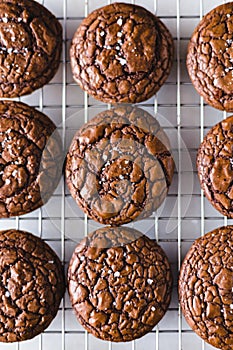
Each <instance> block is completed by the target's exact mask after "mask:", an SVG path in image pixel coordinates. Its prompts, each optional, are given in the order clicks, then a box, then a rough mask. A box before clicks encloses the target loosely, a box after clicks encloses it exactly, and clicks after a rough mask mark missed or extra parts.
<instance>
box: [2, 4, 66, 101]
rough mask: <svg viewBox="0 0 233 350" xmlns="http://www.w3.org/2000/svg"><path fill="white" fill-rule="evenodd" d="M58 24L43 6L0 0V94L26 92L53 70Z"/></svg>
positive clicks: (58, 45) (59, 32)
mask: <svg viewBox="0 0 233 350" xmlns="http://www.w3.org/2000/svg"><path fill="white" fill-rule="evenodd" d="M61 49H62V27H61V25H60V23H59V22H58V20H57V19H56V18H55V17H54V15H53V14H52V13H51V12H49V11H48V10H47V9H46V8H45V7H44V6H42V5H40V4H39V3H38V2H36V1H31V0H4V1H1V3H0V97H7V98H12V97H17V96H22V95H27V94H30V93H31V92H33V91H34V90H36V89H39V88H40V87H42V86H43V85H45V84H47V83H48V82H49V81H50V80H51V79H52V78H53V76H54V75H55V73H56V72H57V69H58V67H59V63H60V56H61Z"/></svg>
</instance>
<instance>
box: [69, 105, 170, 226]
mask: <svg viewBox="0 0 233 350" xmlns="http://www.w3.org/2000/svg"><path fill="white" fill-rule="evenodd" d="M173 171H174V161H173V158H172V155H171V152H170V150H169V146H168V139H167V137H166V136H165V134H164V132H162V131H161V128H160V126H159V124H158V122H157V121H156V120H155V119H154V118H153V117H152V116H151V115H150V114H149V113H147V112H146V111H144V110H142V109H139V108H135V107H134V108H133V107H119V108H115V109H112V110H107V111H104V112H102V113H100V114H99V115H98V116H97V117H95V118H93V119H92V120H91V121H90V122H88V123H87V124H85V125H84V126H83V127H82V128H81V129H80V130H79V131H78V132H77V133H76V135H75V136H74V139H73V141H72V144H71V146H70V149H69V153H68V155H67V160H66V179H67V184H68V188H69V190H70V192H71V195H72V196H73V198H74V199H75V200H76V202H77V204H78V205H79V206H80V208H81V209H83V211H84V212H85V213H86V214H88V215H89V217H90V218H91V219H93V220H96V221H98V222H99V223H101V224H105V225H108V224H110V225H113V226H118V225H121V224H125V223H128V222H130V221H132V220H134V219H136V218H137V219H142V218H145V217H148V216H150V215H151V214H152V212H153V211H155V210H156V209H157V208H158V207H159V206H160V205H161V203H162V202H163V200H164V198H165V197H166V195H167V192H168V188H169V186H170V184H171V181H172V177H173Z"/></svg>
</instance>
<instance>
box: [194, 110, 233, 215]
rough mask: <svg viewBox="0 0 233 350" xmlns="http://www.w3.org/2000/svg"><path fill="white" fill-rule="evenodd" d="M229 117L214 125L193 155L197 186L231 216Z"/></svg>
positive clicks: (232, 154) (232, 141)
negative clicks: (194, 157) (197, 180)
mask: <svg viewBox="0 0 233 350" xmlns="http://www.w3.org/2000/svg"><path fill="white" fill-rule="evenodd" d="M232 129H233V116H231V117H228V118H227V119H225V120H223V121H222V122H220V123H218V124H217V125H215V126H214V127H213V128H212V129H211V130H210V131H209V132H208V134H207V135H206V136H205V138H204V141H203V142H202V144H201V145H200V148H199V151H198V155H197V170H198V175H199V179H200V183H201V187H202V189H203V190H204V192H205V195H206V197H207V198H208V200H209V201H210V202H211V204H212V205H213V206H214V207H215V208H216V209H217V210H218V211H219V212H220V213H222V214H223V215H226V216H228V217H229V218H233V183H232V179H233V134H232Z"/></svg>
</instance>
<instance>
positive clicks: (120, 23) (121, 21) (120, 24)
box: [117, 18, 123, 26]
mask: <svg viewBox="0 0 233 350" xmlns="http://www.w3.org/2000/svg"><path fill="white" fill-rule="evenodd" d="M117 24H118V25H119V26H122V24H123V20H122V18H118V20H117Z"/></svg>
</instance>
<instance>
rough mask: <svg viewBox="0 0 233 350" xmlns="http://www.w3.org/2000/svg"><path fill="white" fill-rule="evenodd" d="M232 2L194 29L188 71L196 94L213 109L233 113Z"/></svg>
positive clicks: (205, 18) (190, 44) (213, 11)
mask: <svg viewBox="0 0 233 350" xmlns="http://www.w3.org/2000/svg"><path fill="white" fill-rule="evenodd" d="M232 26H233V2H229V3H227V4H224V5H220V6H218V7H216V8H214V9H213V10H212V11H210V12H209V13H208V14H207V15H206V16H205V17H204V18H203V19H202V21H201V22H200V24H199V25H198V26H197V28H196V29H195V31H194V33H193V35H192V38H191V41H190V43H189V47H188V55H187V68H188V72H189V75H190V78H191V80H192V83H193V85H194V87H195V89H196V90H197V92H198V93H199V94H200V95H201V96H203V97H204V99H205V101H206V102H207V103H208V104H210V105H211V106H213V107H215V108H218V109H221V110H226V111H228V112H232V111H233V98H232V95H233V32H232Z"/></svg>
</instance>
